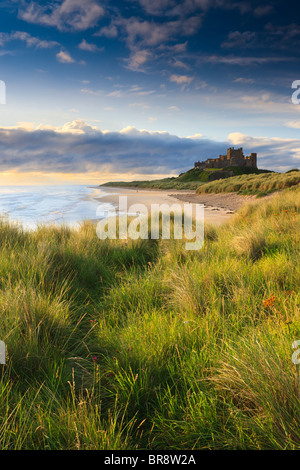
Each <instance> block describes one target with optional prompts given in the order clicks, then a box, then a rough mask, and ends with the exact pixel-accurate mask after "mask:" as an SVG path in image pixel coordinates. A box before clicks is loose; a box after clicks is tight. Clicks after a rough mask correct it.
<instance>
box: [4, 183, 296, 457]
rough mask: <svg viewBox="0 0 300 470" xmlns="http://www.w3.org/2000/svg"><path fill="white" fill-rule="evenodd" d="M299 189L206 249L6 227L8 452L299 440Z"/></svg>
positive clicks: (246, 217)
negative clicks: (295, 356) (294, 346)
mask: <svg viewBox="0 0 300 470" xmlns="http://www.w3.org/2000/svg"><path fill="white" fill-rule="evenodd" d="M299 203H300V189H299V187H294V188H290V189H287V190H284V191H283V192H282V193H280V194H278V195H276V196H274V197H273V198H272V200H269V201H268V202H267V201H262V200H261V201H259V202H257V203H255V204H251V205H247V206H244V207H243V208H241V209H240V211H239V212H238V213H237V214H236V215H235V216H234V217H233V219H232V221H231V222H230V223H229V224H227V225H226V226H222V227H220V228H218V229H216V228H214V227H209V226H208V227H206V230H205V235H206V237H205V244H204V247H203V249H202V250H200V251H199V252H191V251H190V252H188V251H186V250H185V245H184V243H183V242H182V241H180V240H171V241H166V240H160V241H151V240H149V241H148V240H136V241H128V242H127V241H118V240H116V241H100V240H99V239H98V238H97V237H96V233H95V226H93V225H91V224H87V223H86V224H84V225H83V226H82V227H81V229H80V230H79V231H76V230H71V229H68V228H53V227H52V228H46V227H40V228H39V229H38V230H37V231H35V232H32V233H26V232H23V231H22V230H19V229H16V228H15V227H12V226H10V225H9V224H8V223H7V222H5V221H2V222H1V224H0V308H1V323H0V339H1V340H3V341H5V343H6V345H7V355H8V360H7V365H0V448H1V449H53V450H54V449H112V450H113V449H299V448H300V424H299V423H300V419H299V418H300V416H299V414H300V406H299V405H300V376H299V366H297V365H294V364H293V362H292V360H291V356H292V352H293V351H292V348H291V345H292V343H293V341H294V340H297V339H300V296H299V279H300V262H299V261H300V260H299V234H300V218H299Z"/></svg>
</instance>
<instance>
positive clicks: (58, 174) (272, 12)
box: [0, 0, 300, 184]
mask: <svg viewBox="0 0 300 470" xmlns="http://www.w3.org/2000/svg"><path fill="white" fill-rule="evenodd" d="M0 24H1V27H0V81H1V82H0V183H1V184H46V183H51V184H54V183H80V184H91V183H93V184H97V183H103V182H105V181H113V180H120V179H122V180H127V181H129V180H133V179H139V180H141V179H148V178H149V179H153V178H160V177H167V176H176V175H178V174H179V173H181V172H183V171H186V170H188V169H189V168H191V167H193V164H194V161H198V160H205V159H206V158H216V157H218V155H219V154H224V153H226V149H227V148H228V147H230V146H234V147H243V149H244V153H245V155H248V154H249V153H250V152H257V154H258V166H259V168H264V169H270V170H275V171H287V170H289V169H291V168H298V167H299V162H300V136H299V130H300V104H294V103H293V102H292V93H293V92H295V89H293V88H292V84H293V82H294V81H296V80H300V55H299V50H300V49H299V47H300V8H299V6H298V2H296V1H289V2H286V1H281V0H275V1H272V2H262V1H260V0H253V1H247V0H245V1H244V0H242V1H230V0H181V1H175V0H121V1H118V0H115V1H114V0H60V1H44V2H42V1H35V0H34V1H27V0H11V1H6V0H4V1H2V2H1V3H0ZM298 88H299V98H300V82H299V84H298ZM298 88H296V91H297V89H298ZM294 101H295V100H294ZM296 101H297V100H296ZM299 101H300V100H299Z"/></svg>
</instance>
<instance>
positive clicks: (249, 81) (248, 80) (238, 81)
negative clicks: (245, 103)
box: [233, 77, 254, 85]
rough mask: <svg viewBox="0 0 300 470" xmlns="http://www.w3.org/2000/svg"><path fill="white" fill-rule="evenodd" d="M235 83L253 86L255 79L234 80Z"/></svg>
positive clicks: (240, 78)
mask: <svg viewBox="0 0 300 470" xmlns="http://www.w3.org/2000/svg"><path fill="white" fill-rule="evenodd" d="M233 83H244V84H245V85H252V84H253V83H254V80H253V78H244V77H239V78H236V79H235V80H233Z"/></svg>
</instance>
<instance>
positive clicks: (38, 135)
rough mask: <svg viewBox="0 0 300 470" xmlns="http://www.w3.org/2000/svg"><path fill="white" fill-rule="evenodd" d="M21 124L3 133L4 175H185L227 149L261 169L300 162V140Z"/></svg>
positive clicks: (82, 124)
mask: <svg viewBox="0 0 300 470" xmlns="http://www.w3.org/2000/svg"><path fill="white" fill-rule="evenodd" d="M32 125H33V123H19V126H17V127H14V128H9V127H6V128H5V127H2V128H0V140H1V157H2V158H1V160H0V171H7V170H10V171H12V170H16V171H25V172H30V171H40V172H41V171H42V172H65V173H74V174H76V173H82V172H85V173H86V174H87V177H88V172H93V171H102V170H103V169H104V168H106V169H107V172H118V173H122V172H123V174H124V177H126V174H130V173H132V172H133V171H134V172H135V173H136V174H144V175H145V174H149V175H151V174H158V173H160V174H170V172H173V173H181V172H182V171H185V170H188V169H190V168H191V167H192V166H193V162H194V161H196V160H198V159H199V158H206V157H209V156H213V155H216V156H218V155H220V154H223V153H224V152H225V151H226V148H227V147H228V146H229V145H238V146H243V147H244V153H246V154H248V153H249V152H257V153H258V164H259V167H260V168H267V169H278V170H287V169H290V168H295V167H297V166H298V165H299V161H300V140H299V139H280V138H267V137H251V136H247V135H245V134H241V133H232V134H229V136H228V139H227V141H226V142H216V141H213V140H209V139H207V138H206V139H205V138H203V137H202V136H201V135H200V134H196V135H194V136H190V137H189V138H187V137H178V136H176V135H171V134H169V133H167V132H165V131H149V130H146V129H141V130H139V129H136V128H135V127H132V126H128V127H126V128H124V129H122V130H121V131H119V132H112V131H109V130H105V131H102V130H101V129H100V128H99V127H97V126H93V125H90V124H87V123H86V122H84V121H83V120H75V121H72V122H67V123H65V124H64V125H63V126H52V125H50V124H48V125H45V124H41V125H39V126H37V127H36V128H35V129H32Z"/></svg>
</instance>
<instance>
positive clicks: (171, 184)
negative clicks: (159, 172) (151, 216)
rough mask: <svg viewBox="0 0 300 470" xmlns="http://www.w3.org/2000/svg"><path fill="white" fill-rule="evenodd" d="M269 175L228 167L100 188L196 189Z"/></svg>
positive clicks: (115, 183)
mask: <svg viewBox="0 0 300 470" xmlns="http://www.w3.org/2000/svg"><path fill="white" fill-rule="evenodd" d="M260 173H269V172H268V170H257V169H253V168H242V167H228V168H223V169H220V170H219V169H215V168H211V169H209V168H208V169H205V170H197V169H195V168H192V169H191V170H188V171H187V172H185V173H182V174H180V175H179V176H177V177H172V178H164V179H160V180H152V181H131V182H124V181H117V182H109V183H105V184H103V185H101V186H113V187H127V188H129V187H131V188H141V189H142V188H145V189H146V188H150V189H197V188H198V187H199V185H200V184H203V183H207V182H209V181H215V180H218V179H224V178H229V177H231V176H235V175H243V174H260Z"/></svg>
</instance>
